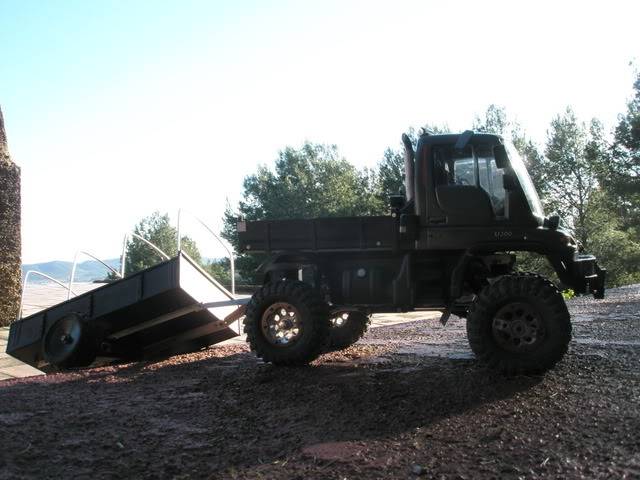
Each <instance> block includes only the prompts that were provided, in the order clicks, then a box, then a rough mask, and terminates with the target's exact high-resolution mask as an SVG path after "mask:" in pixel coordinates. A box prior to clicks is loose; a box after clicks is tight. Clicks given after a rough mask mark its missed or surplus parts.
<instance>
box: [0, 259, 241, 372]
mask: <svg viewBox="0 0 640 480" xmlns="http://www.w3.org/2000/svg"><path fill="white" fill-rule="evenodd" d="M212 303H214V304H216V305H215V306H214V305H210V304H212ZM204 304H207V305H206V306H205V305H204ZM243 311H244V308H243V307H242V306H239V302H238V301H237V300H236V299H235V298H234V297H233V295H232V294H231V293H230V292H228V291H227V290H226V289H225V288H224V287H222V286H221V285H220V284H218V283H217V282H216V281H215V280H214V279H212V278H211V277H210V276H209V275H208V274H207V273H206V272H204V271H203V270H202V269H201V268H200V267H199V266H197V265H196V264H195V263H194V262H193V261H192V260H191V259H189V257H188V256H186V255H185V254H183V253H180V254H178V255H177V256H176V257H174V258H172V259H170V260H167V261H165V262H163V263H160V264H158V265H155V266H153V267H151V268H148V269H146V270H144V271H141V272H138V273H136V274H134V275H131V276H129V277H125V278H124V279H121V280H117V281H114V282H112V283H109V284H107V285H105V286H103V287H100V288H97V289H95V290H92V291H90V292H87V293H85V294H82V295H79V296H77V297H74V298H72V299H70V300H68V301H66V302H63V303H60V304H57V305H54V306H53V307H50V308H47V309H46V310H43V311H40V312H38V313H36V314H33V315H30V316H28V317H25V318H22V319H20V320H17V321H15V322H14V323H13V324H12V325H11V329H10V332H9V341H8V344H7V353H9V354H10V355H12V356H13V357H15V358H18V359H20V360H22V361H23V362H25V363H28V364H30V365H33V366H35V367H38V368H40V367H42V366H44V365H46V361H45V359H44V356H43V352H42V340H43V338H44V335H45V333H46V332H47V329H48V328H49V327H50V326H51V325H52V324H53V323H54V322H56V320H58V319H60V318H62V317H64V316H66V315H68V314H69V313H77V314H80V315H81V316H83V317H84V318H86V319H87V321H88V323H89V324H90V325H91V327H92V331H93V332H95V334H96V348H97V349H98V350H99V351H98V352H97V354H98V355H99V356H111V357H122V358H143V357H148V356H162V355H171V354H175V353H178V352H185V351H193V350H196V349H199V348H201V347H203V346H207V345H211V344H214V343H218V342H221V341H224V340H227V339H229V338H232V337H234V336H237V335H238V333H239V332H238V329H237V327H236V326H235V323H236V322H235V320H237V319H238V318H239V317H240V316H241V315H242V314H243Z"/></svg>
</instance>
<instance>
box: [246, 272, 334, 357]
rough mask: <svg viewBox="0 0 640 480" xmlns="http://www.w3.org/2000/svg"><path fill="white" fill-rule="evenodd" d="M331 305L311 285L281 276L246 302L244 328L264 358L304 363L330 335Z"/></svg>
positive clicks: (313, 355) (314, 354)
mask: <svg viewBox="0 0 640 480" xmlns="http://www.w3.org/2000/svg"><path fill="white" fill-rule="evenodd" d="M329 326H330V324H329V308H328V305H327V303H326V302H325V301H324V300H323V299H322V298H321V297H320V295H319V294H318V293H317V292H316V291H315V290H313V289H312V288H311V287H310V286H309V285H307V284H306V283H303V282H299V281H295V280H280V281H277V282H271V283H267V284H266V285H264V286H263V287H262V288H261V289H260V290H258V291H257V292H256V293H255V294H254V295H253V297H252V298H251V300H250V301H249V303H248V304H247V310H246V316H245V319H244V331H245V333H246V334H247V341H248V342H249V345H250V347H251V350H252V351H254V352H255V353H256V355H257V356H258V357H260V358H262V359H263V360H264V361H265V362H271V363H274V364H276V365H304V364H307V363H309V362H311V361H313V360H315V359H316V358H317V357H318V356H319V355H320V353H322V351H323V349H324V348H325V346H326V344H327V341H328V336H329Z"/></svg>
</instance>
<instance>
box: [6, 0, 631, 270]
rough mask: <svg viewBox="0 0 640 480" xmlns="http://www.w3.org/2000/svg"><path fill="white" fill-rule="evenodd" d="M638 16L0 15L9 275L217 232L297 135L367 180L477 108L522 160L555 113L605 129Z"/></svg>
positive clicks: (372, 11)
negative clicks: (11, 250) (158, 236)
mask: <svg viewBox="0 0 640 480" xmlns="http://www.w3.org/2000/svg"><path fill="white" fill-rule="evenodd" d="M638 18H640V2H634V1H615V0H609V1H606V2H603V1H594V2H588V1H580V2H571V1H565V2H560V1H552V2H547V1H527V2H525V1H519V2H507V1H483V2H465V1H457V2H442V1H440V2H434V1H428V0H423V1H402V0H396V1H393V2H391V1H387V2H377V1H349V0H341V1H333V0H318V1H315V0H309V1H304V2H300V1H290V2H289V1H271V2H267V1H260V2H258V1H241V0H238V1H226V2H219V1H188V0H181V1H178V0H174V1H159V0H153V1H145V0H135V1H128V2H127V1H124V0H112V1H109V0H103V1H100V2H87V1H73V0H68V1H61V0H48V1H44V0H0V107H1V108H2V110H3V113H4V118H5V125H6V130H7V136H8V141H9V149H10V152H11V155H12V158H13V160H14V161H15V162H16V163H17V164H18V165H20V167H21V168H22V196H23V199H22V202H23V203H22V208H23V212H22V215H23V217H22V218H23V261H24V263H35V262H41V261H48V260H65V259H71V258H73V255H74V253H75V251H76V250H77V249H84V250H88V251H90V252H91V253H93V254H95V255H97V256H99V257H101V258H114V257H117V256H118V255H119V254H120V252H119V250H120V247H121V242H122V237H123V235H124V234H125V233H126V232H127V231H130V230H131V229H132V228H133V226H134V225H135V224H136V223H137V222H138V221H139V220H140V219H141V218H142V217H144V216H147V215H149V214H150V213H152V212H153V211H156V210H158V211H160V212H168V213H170V214H171V215H172V217H173V218H174V219H175V217H176V216H177V215H176V214H177V211H178V209H179V208H184V209H187V210H188V211H189V212H191V214H194V215H197V216H198V217H199V218H201V219H202V220H203V221H205V222H206V223H208V224H209V225H211V227H212V228H214V229H215V230H218V229H219V228H220V227H221V216H222V213H223V211H224V208H225V204H226V202H227V201H229V202H231V204H232V205H233V204H236V203H237V201H238V200H239V199H240V198H241V195H242V180H243V178H244V177H245V176H247V175H249V174H251V173H253V172H254V171H255V170H256V167H257V165H260V164H271V163H272V162H273V161H274V160H275V159H276V158H277V155H278V151H279V150H281V149H283V148H284V147H285V146H294V147H296V146H300V145H301V144H302V143H303V142H304V141H306V140H308V141H312V142H318V143H330V144H336V145H338V147H339V149H340V152H341V153H342V155H344V156H345V157H346V158H347V159H348V160H349V161H351V162H352V163H354V164H355V165H357V166H358V167H363V166H375V165H376V164H377V162H379V161H380V159H381V158H382V154H383V152H384V150H385V148H387V147H394V148H399V147H400V143H399V141H400V135H401V133H402V132H403V131H406V130H407V129H408V128H409V127H410V126H413V127H419V126H421V125H424V124H425V123H447V124H448V125H449V126H450V127H451V128H452V129H453V130H460V131H461V130H464V129H467V128H470V127H471V124H472V122H473V119H474V117H475V116H476V115H478V114H482V113H483V112H484V111H485V110H486V108H487V106H488V105H489V104H491V103H495V104H498V105H502V106H504V107H505V108H506V109H507V111H508V113H509V114H511V115H512V116H513V117H514V118H515V119H517V120H518V121H519V122H520V123H521V124H522V125H523V126H524V127H525V128H526V130H527V131H528V133H529V134H530V135H531V136H532V137H533V138H534V139H535V140H536V141H537V142H539V143H540V144H541V145H542V144H543V143H544V141H545V138H546V130H547V128H548V125H549V122H550V121H551V119H552V118H553V117H554V116H555V115H557V114H558V113H561V112H562V111H563V110H564V109H565V108H566V106H567V105H571V106H572V107H573V108H574V110H575V111H576V112H577V114H578V115H579V116H580V117H581V118H582V119H584V120H588V119H590V118H591V117H598V118H599V119H601V120H602V121H603V122H604V124H605V126H607V128H612V127H613V126H614V125H615V122H616V118H617V115H618V114H619V113H621V112H623V111H624V110H625V105H626V102H627V100H628V99H629V98H630V96H631V86H632V83H633V78H634V68H636V69H637V68H638V65H639V63H638V62H639V61H640V37H638V31H637V19H638ZM630 62H633V63H634V65H635V67H634V66H632V65H630ZM191 214H189V215H184V216H183V218H185V219H186V221H185V222H184V225H183V232H185V233H188V234H189V235H191V236H192V237H194V238H195V239H196V240H198V242H199V245H200V247H201V250H202V251H203V253H204V254H205V255H206V256H223V254H224V252H223V251H222V250H221V249H220V248H219V247H216V243H215V240H213V239H212V238H211V237H207V236H206V232H205V231H204V229H203V228H202V227H200V226H199V225H198V224H197V222H196V221H194V220H193V217H192V216H191Z"/></svg>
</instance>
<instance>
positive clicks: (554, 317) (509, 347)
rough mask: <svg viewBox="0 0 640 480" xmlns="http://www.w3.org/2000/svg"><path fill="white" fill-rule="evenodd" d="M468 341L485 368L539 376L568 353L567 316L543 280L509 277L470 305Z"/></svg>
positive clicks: (558, 296)
mask: <svg viewBox="0 0 640 480" xmlns="http://www.w3.org/2000/svg"><path fill="white" fill-rule="evenodd" d="M467 337H468V339H469V345H470V346H471V349H472V350H473V352H474V354H475V356H476V358H477V359H478V360H479V361H480V362H481V363H483V364H485V365H487V366H489V367H491V368H495V369H497V370H499V371H501V372H503V373H506V374H539V373H542V372H545V371H547V370H549V369H550V368H552V367H553V366H554V365H555V364H556V363H558V362H559V361H560V360H561V359H562V357H563V356H564V354H565V353H566V352H567V348H568V345H569V342H570V340H571V321H570V317H569V311H568V310H567V306H566V304H565V302H564V299H563V298H562V294H561V293H560V291H559V290H558V289H557V287H556V286H555V285H554V284H553V283H552V282H550V281H549V280H547V279H545V278H544V277H542V276H539V275H532V274H513V275H506V276H504V277H501V278H499V279H498V280H496V281H495V282H493V283H492V284H491V285H488V286H486V287H485V288H483V289H482V291H481V292H480V294H479V295H478V296H477V298H476V300H475V301H474V302H473V304H472V305H471V308H470V311H469V317H468V319H467Z"/></svg>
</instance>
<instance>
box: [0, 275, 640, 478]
mask: <svg viewBox="0 0 640 480" xmlns="http://www.w3.org/2000/svg"><path fill="white" fill-rule="evenodd" d="M639 306H640V286H638V285H636V286H631V287H625V288H620V289H615V290H611V291H610V292H609V294H608V298H607V299H606V300H603V301H599V302H596V301H594V300H591V299H580V300H573V301H571V302H570V310H571V311H572V314H573V319H574V341H573V342H572V344H571V347H570V351H569V353H568V355H567V356H566V357H565V359H564V360H563V361H562V362H561V363H560V364H559V365H558V366H557V367H556V368H555V369H554V370H552V371H551V372H548V373H547V374H546V375H545V376H543V377H514V378H505V377H503V376H500V375H497V374H495V373H493V372H490V371H486V370H484V369H482V368H480V367H478V366H476V365H475V363H474V362H473V359H472V355H471V353H470V352H469V350H468V347H467V345H466V338H465V333H464V323H463V321H461V320H459V319H456V318H452V320H451V321H450V323H449V324H448V325H447V327H442V326H440V324H439V323H438V321H437V320H434V319H428V320H418V321H414V322H410V323H404V324H398V325H394V326H389V327H382V328H378V329H375V330H373V331H371V332H369V334H367V336H366V338H365V340H364V341H362V342H360V343H358V344H357V345H355V346H353V347H351V348H349V349H347V350H345V351H343V352H339V353H333V354H328V355H324V356H323V357H321V358H320V359H319V360H317V361H316V362H315V363H314V365H313V366H311V367H308V368H274V367H272V366H269V365H265V364H261V363H259V362H258V361H257V360H256V359H255V358H254V357H253V356H252V355H251V354H249V353H248V351H247V348H246V347H245V346H244V345H228V346H224V347H213V348H209V349H207V350H204V351H202V352H198V353H194V354H189V355H182V356H176V357H173V358H171V359H168V360H165V361H162V362H157V363H134V364H125V365H118V366H110V367H102V368H95V369H91V370H80V371H76V372H72V373H65V374H57V375H48V376H46V377H37V378H31V379H21V380H10V381H5V382H2V383H0V440H1V442H2V448H1V449H0V479H20V478H52V479H54V478H55V479H58V478H91V479H92V480H93V479H95V480H97V479H110V478H123V477H131V478H148V479H164V478H169V479H196V478H198V479H199V478H225V479H226V478H229V479H234V478H251V479H276V478H277V479H309V478H321V479H340V480H342V479H358V478H400V479H415V478H463V479H464V478H496V477H500V478H538V477H561V478H625V477H626V478H640V433H639V432H640V388H639V386H640V373H639V371H638V367H639V366H640V313H639V308H638V307H639Z"/></svg>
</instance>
